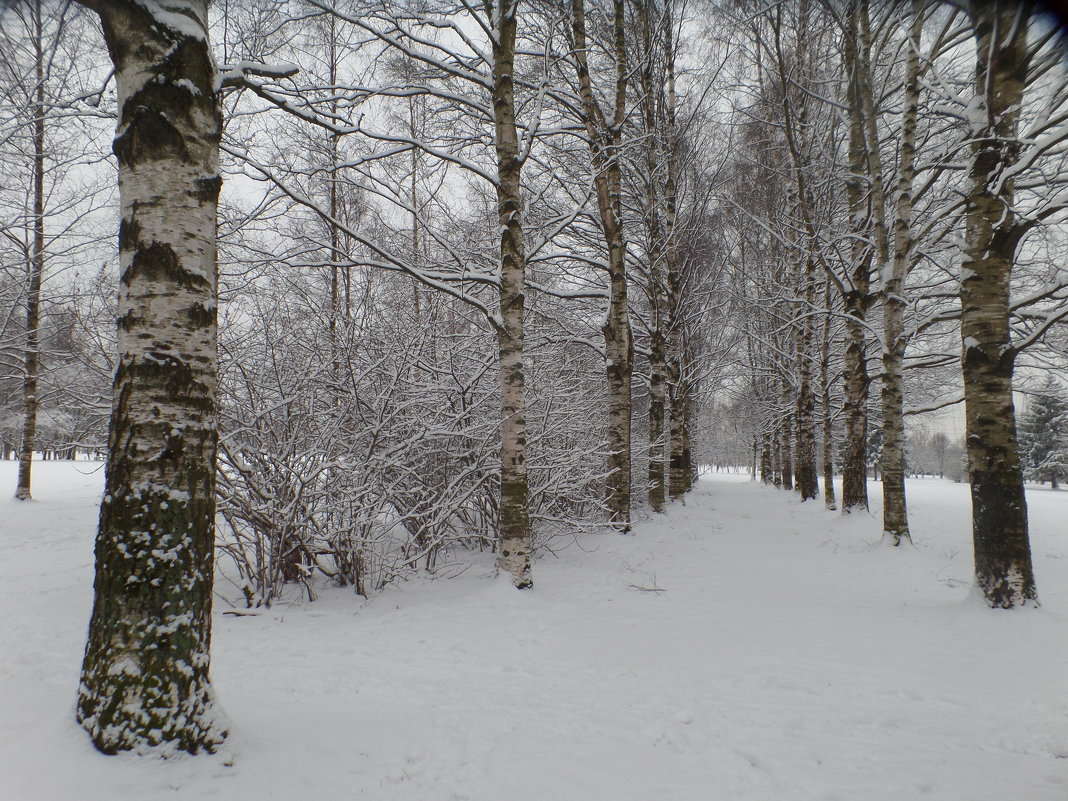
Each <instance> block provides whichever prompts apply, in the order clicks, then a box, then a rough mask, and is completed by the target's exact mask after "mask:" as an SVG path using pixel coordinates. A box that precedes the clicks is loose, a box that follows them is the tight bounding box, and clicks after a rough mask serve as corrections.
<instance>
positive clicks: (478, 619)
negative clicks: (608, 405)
mask: <svg viewBox="0 0 1068 801" xmlns="http://www.w3.org/2000/svg"><path fill="white" fill-rule="evenodd" d="M93 467H94V466H93V465H91V464H89V463H84V462H82V463H75V464H72V463H68V462H46V463H40V464H38V465H37V466H36V467H35V494H36V497H37V500H35V501H33V502H32V503H28V504H21V503H18V502H15V501H13V500H12V501H8V500H0V553H2V557H0V799H11V800H12V801H53V799H55V800H56V801H59V800H60V799H62V800H63V801H68V799H72V798H77V799H79V801H94V800H95V799H101V800H103V799H107V801H125V799H137V801H154V800H155V799H169V800H178V801H184V799H196V800H197V801H202V800H203V799H225V801H263V799H283V800H285V801H299V800H300V799H374V800H375V801H460V799H472V801H474V800H475V799H478V800H479V801H504V799H509V800H510V801H527V800H528V799H529V800H530V801H533V800H534V799H537V801H572V800H574V801H609V800H611V801H624V800H626V799H635V801H637V800H638V799H641V800H642V801H707V800H708V799H725V800H729V801H756V800H757V799H761V800H766V801H805V800H807V799H820V801H831V800H832V799H841V801H882V800H885V801H901V800H902V799H921V798H922V799H940V800H941V801H985V800H986V799H989V800H990V801H994V800H995V799H997V800H998V801H1002V800H1003V799H1009V798H1011V799H1019V800H1020V801H1064V799H1066V798H1068V492H1052V491H1049V490H1045V491H1043V490H1040V489H1036V490H1034V491H1029V495H1028V501H1029V505H1030V510H1031V522H1032V545H1033V549H1034V558H1035V567H1036V571H1037V575H1038V586H1039V594H1040V597H1041V600H1042V602H1043V606H1042V608H1041V609H1038V610H1018V611H1010V612H1004V611H991V610H988V609H986V608H984V607H983V606H982V605H981V603H980V602H979V601H978V600H977V599H976V598H975V597H974V596H971V595H970V594H969V590H970V576H971V545H970V539H969V536H970V535H969V507H968V497H967V490H966V487H964V486H961V485H956V484H952V483H949V482H945V481H938V480H923V481H910V483H909V493H910V494H909V507H910V512H911V517H912V523H913V531H914V534H915V539H916V547H915V548H903V549H899V550H895V549H892V548H889V547H883V546H880V545H879V544H878V531H879V524H878V519H877V517H869V516H867V515H859V516H853V518H852V519H843V518H842V517H841V516H840V515H837V514H834V513H830V512H826V511H824V510H823V509H822V507H821V506H820V505H817V504H813V503H808V504H804V505H802V504H800V503H798V502H797V500H796V499H795V498H794V497H791V496H790V495H788V494H785V493H781V492H778V491H775V490H772V489H769V488H765V487H762V486H758V485H756V484H752V483H748V482H746V481H744V478H745V477H744V476H742V477H740V476H733V475H713V476H711V477H708V478H706V479H704V480H702V481H701V483H700V484H699V485H698V487H697V489H696V490H695V492H694V494H693V496H692V497H691V498H690V499H689V500H688V502H687V505H686V506H685V507H679V506H677V507H676V508H673V509H672V510H671V512H670V513H669V514H668V515H667V516H665V517H663V518H660V519H657V520H655V521H647V522H643V523H641V524H640V525H638V526H636V527H635V531H634V535H633V536H629V537H620V536H615V535H603V536H585V537H583V538H581V539H580V540H578V541H577V542H575V543H574V544H573V545H571V546H570V547H568V548H566V549H564V550H561V551H559V553H558V555H557V556H551V555H546V556H543V557H542V558H541V559H540V560H539V561H538V562H537V564H536V566H535V580H536V582H537V586H536V589H535V590H534V591H532V592H526V593H519V592H516V591H513V590H512V589H511V588H510V587H509V586H508V585H507V582H505V581H503V580H495V579H493V578H491V574H492V570H491V569H490V568H491V564H490V562H489V561H486V560H481V561H476V562H475V563H474V564H473V566H472V567H471V568H470V569H469V570H467V571H466V572H465V573H463V575H461V576H459V577H458V578H454V579H451V580H448V581H445V580H441V581H413V582H408V583H406V584H404V585H402V586H396V587H392V588H389V589H388V590H386V591H385V592H384V593H382V594H381V595H379V596H378V597H376V598H374V599H372V600H371V601H367V602H365V601H363V600H362V599H360V598H358V597H356V596H354V595H352V594H351V592H348V591H344V590H329V591H327V592H325V593H324V595H323V597H322V598H321V600H319V601H316V602H314V603H307V602H304V601H297V602H294V603H290V604H283V605H279V606H276V607H275V608H273V609H271V610H269V611H262V612H260V613H259V614H257V615H255V616H232V615H226V614H224V612H225V611H226V610H227V609H229V608H230V607H229V606H228V604H227V603H226V602H224V601H223V600H222V599H220V600H219V601H218V602H217V603H216V617H215V635H214V638H215V639H214V653H213V673H214V681H215V686H216V688H217V691H218V695H219V698H220V699H221V701H222V704H223V706H224V707H225V709H226V710H227V712H228V714H229V716H230V718H231V720H232V723H233V726H232V734H231V737H230V740H229V741H228V744H227V746H226V748H225V750H224V752H222V753H221V754H218V755H215V756H210V757H196V758H181V759H174V760H170V761H159V760H155V759H146V758H137V757H130V756H124V757H104V756H99V755H97V754H96V753H95V752H94V751H93V749H92V747H91V745H90V743H89V740H88V738H87V737H86V736H85V735H84V734H83V733H82V731H81V730H80V729H79V728H78V727H77V725H76V724H75V723H74V722H73V718H72V715H73V701H74V690H75V685H76V683H77V677H78V668H79V664H80V660H81V653H82V647H83V643H84V636H85V628H86V624H87V621H88V615H89V608H90V600H91V592H92V587H91V585H92V539H93V531H94V527H95V523H96V504H97V502H98V498H99V494H100V489H101V485H102V481H103V478H102V472H100V471H98V472H95V473H94V472H89V471H90V470H91V469H92V468H93ZM14 483H15V482H14V465H13V464H12V463H0V488H13V487H14ZM871 488H872V495H873V500H875V501H876V506H877V502H878V498H877V496H878V493H879V485H878V484H873V485H872V486H871ZM3 491H4V492H5V493H6V492H7V489H4V490H3ZM875 511H877V509H876V510H875ZM220 591H222V592H226V591H227V590H226V587H225V585H222V584H220Z"/></svg>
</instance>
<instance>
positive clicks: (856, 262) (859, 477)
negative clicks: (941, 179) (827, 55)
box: [842, 3, 871, 514]
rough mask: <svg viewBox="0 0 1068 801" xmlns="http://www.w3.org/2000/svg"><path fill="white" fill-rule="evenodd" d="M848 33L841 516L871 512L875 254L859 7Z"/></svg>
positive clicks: (852, 8)
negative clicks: (870, 239)
mask: <svg viewBox="0 0 1068 801" xmlns="http://www.w3.org/2000/svg"><path fill="white" fill-rule="evenodd" d="M849 23H850V24H849V30H848V31H847V33H846V36H845V39H844V50H845V66H846V71H847V75H848V80H849V85H848V100H849V177H848V178H847V179H846V182H845V183H846V196H847V199H848V203H849V217H850V220H851V221H852V223H853V226H854V229H855V230H854V232H853V233H854V237H853V246H852V248H851V253H850V259H851V266H850V270H849V286H848V288H847V291H846V292H845V295H844V296H843V305H844V311H845V315H846V326H845V328H846V347H845V352H844V353H843V354H842V361H843V368H844V372H845V396H844V400H843V405H844V410H843V411H844V412H845V437H846V441H845V453H844V456H843V459H842V513H843V514H849V513H851V512H853V511H854V510H856V509H865V510H866V509H867V508H868V386H869V383H870V379H869V378H868V357H867V337H866V335H865V322H866V317H867V313H868V307H869V305H870V303H871V299H870V296H869V289H870V280H871V249H870V247H869V246H868V245H866V244H865V242H864V240H865V238H866V237H867V227H868V225H867V223H866V222H865V220H866V218H867V216H868V208H867V203H866V200H865V198H866V194H867V193H866V192H865V187H864V180H863V176H864V175H866V174H867V173H868V162H867V158H866V157H865V138H866V137H865V133H864V123H863V107H862V101H861V97H860V94H861V92H860V83H861V77H862V76H861V70H860V67H859V61H860V58H859V56H858V54H857V40H858V38H859V28H858V21H857V4H856V3H852V4H850V13H849Z"/></svg>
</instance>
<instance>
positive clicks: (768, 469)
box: [760, 430, 775, 484]
mask: <svg viewBox="0 0 1068 801" xmlns="http://www.w3.org/2000/svg"><path fill="white" fill-rule="evenodd" d="M760 480H761V481H763V482H764V483H765V484H774V483H775V468H774V467H773V466H772V461H771V432H770V431H767V430H765V431H764V433H763V434H762V435H761V438H760Z"/></svg>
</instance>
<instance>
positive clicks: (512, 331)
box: [493, 0, 534, 589]
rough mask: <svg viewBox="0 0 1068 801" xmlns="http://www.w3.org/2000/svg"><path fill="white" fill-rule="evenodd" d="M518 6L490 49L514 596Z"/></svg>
mask: <svg viewBox="0 0 1068 801" xmlns="http://www.w3.org/2000/svg"><path fill="white" fill-rule="evenodd" d="M517 5H518V3H517V0H498V4H497V8H496V11H495V18H496V19H497V21H498V27H497V30H496V34H497V40H496V41H495V42H494V47H493V115H494V123H495V131H496V139H495V143H496V152H497V176H498V182H497V216H498V221H499V222H500V231H501V327H500V328H499V330H498V332H497V339H498V346H499V352H500V372H501V508H500V531H501V546H500V554H499V557H498V560H497V564H498V566H499V567H500V569H501V570H502V571H505V572H507V573H509V574H511V576H512V583H513V584H515V586H516V587H517V588H519V589H526V588H529V587H532V586H533V583H534V582H533V579H532V577H531V571H530V551H531V544H530V509H529V498H530V490H529V485H528V482H527V462H526V451H527V424H526V405H525V404H526V401H525V396H524V392H525V389H524V388H525V377H524V372H523V342H524V325H525V308H524V304H525V299H524V292H523V290H524V284H525V280H526V278H525V276H526V245H525V242H524V239H523V219H522V200H521V173H522V168H523V162H522V160H521V157H520V152H519V135H518V132H517V130H516V124H515V87H514V84H513V82H512V74H513V71H514V69H515V37H516V25H517V19H516V8H517Z"/></svg>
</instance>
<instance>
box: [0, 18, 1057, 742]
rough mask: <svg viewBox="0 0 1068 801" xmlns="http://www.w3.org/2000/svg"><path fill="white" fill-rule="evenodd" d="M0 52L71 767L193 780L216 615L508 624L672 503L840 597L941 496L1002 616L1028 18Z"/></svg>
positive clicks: (308, 36) (532, 26) (1024, 343)
mask: <svg viewBox="0 0 1068 801" xmlns="http://www.w3.org/2000/svg"><path fill="white" fill-rule="evenodd" d="M0 22H2V25H3V37H4V39H3V41H4V42H5V46H4V48H3V51H4V52H2V53H0V97H2V98H3V99H4V101H5V102H4V103H3V104H2V108H0V165H3V167H4V169H5V172H6V173H8V174H9V175H10V176H11V177H12V180H11V181H9V182H7V183H5V185H3V186H0V223H2V224H0V234H2V236H0V458H3V459H18V460H19V465H20V466H19V479H18V484H17V486H16V487H12V488H11V489H12V491H13V492H14V494H15V495H16V497H18V498H20V499H29V498H30V497H31V482H30V469H31V465H32V463H33V461H34V460H35V459H43V458H58V457H64V458H83V459H85V458H100V457H106V461H107V466H106V492H105V495H104V498H103V502H102V505H101V512H100V523H99V531H98V535H97V545H96V583H95V598H94V606H93V611H92V619H91V622H90V625H89V634H88V643H87V646H86V651H85V657H84V663H83V667H82V675H81V683H80V687H79V690H78V702H77V717H78V720H79V721H80V722H81V724H82V725H83V726H84V727H85V729H86V730H87V731H88V732H89V734H90V736H91V738H92V740H93V742H94V744H95V745H96V747H97V748H99V749H100V750H101V751H104V752H106V753H115V752H118V751H125V750H134V751H145V750H149V749H154V748H157V747H158V748H160V749H162V750H163V751H164V752H166V753H170V752H173V751H183V752H192V753H196V752H199V751H213V750H215V749H217V748H218V747H219V746H220V744H221V743H222V742H223V740H224V738H225V737H226V731H227V723H226V721H225V716H224V715H223V714H222V712H221V711H220V709H219V708H218V705H217V704H216V702H215V699H214V692H213V689H212V685H211V682H210V677H209V662H210V659H209V655H210V642H211V611H212V595H213V582H214V581H216V580H218V581H220V582H227V584H228V585H233V587H235V588H236V591H237V593H238V597H240V598H241V599H243V601H244V603H245V604H247V606H248V607H250V608H255V607H268V606H271V605H273V604H276V603H280V602H283V601H287V600H289V599H294V598H296V597H299V596H304V597H306V598H307V599H308V600H314V599H315V598H317V597H318V596H319V595H320V594H321V593H322V592H323V591H324V588H326V587H329V586H343V587H348V588H351V590H352V591H354V592H355V593H358V594H359V595H361V596H364V597H370V596H374V595H375V594H377V593H380V592H381V591H383V589H384V588H385V587H386V586H387V585H390V584H394V583H395V584H400V583H401V582H403V581H404V580H405V579H407V578H410V577H413V576H416V575H423V576H432V577H448V576H451V575H455V574H458V573H460V572H463V571H465V570H467V569H468V568H469V567H470V565H471V564H473V563H475V562H477V560H478V559H479V558H480V557H479V554H481V553H483V552H485V553H487V554H488V555H487V556H486V557H485V558H486V559H488V560H489V568H488V569H489V570H490V571H495V574H496V575H498V576H499V577H500V578H499V580H501V581H503V582H505V583H506V585H507V586H509V587H511V588H516V589H523V590H532V589H533V588H534V587H535V586H537V585H536V584H535V581H534V577H535V573H536V569H537V560H538V558H539V557H540V556H541V555H544V554H548V553H557V546H561V547H562V546H564V545H566V544H567V543H569V542H571V541H572V540H573V539H574V537H575V535H576V534H577V533H578V532H580V531H582V532H593V533H596V534H598V535H604V536H609V535H614V534H621V533H628V532H631V531H632V527H633V526H635V524H636V523H638V522H640V521H642V520H643V519H645V518H646V517H647V516H648V515H649V514H650V513H652V514H655V515H661V514H664V515H671V514H672V513H673V510H675V509H677V507H678V506H679V505H681V504H683V503H685V502H686V497H687V493H689V491H690V490H691V488H692V487H693V486H694V482H695V481H696V480H697V478H698V476H699V474H700V473H701V472H702V471H708V470H716V469H730V470H742V469H744V470H746V471H748V472H749V473H750V476H751V478H752V480H753V481H757V480H759V481H761V482H762V483H763V484H765V485H767V487H766V488H765V487H760V488H759V489H760V491H762V492H768V493H771V492H773V491H775V488H778V489H779V490H781V491H783V492H789V493H796V502H798V503H805V504H812V505H816V506H818V507H820V509H819V511H820V513H821V514H824V513H825V512H824V507H825V509H826V510H827V511H831V510H833V511H834V512H835V513H836V514H840V515H856V516H862V515H867V514H869V513H870V512H869V509H873V510H879V513H881V517H882V531H883V536H884V538H885V540H886V542H887V543H889V544H890V545H893V546H898V548H888V549H885V550H882V551H880V552H879V554H878V558H880V559H894V558H898V557H897V556H896V554H900V553H901V551H902V550H907V549H909V548H912V547H917V546H918V544H914V543H913V541H912V527H913V526H912V523H913V522H914V520H910V515H911V516H912V518H915V516H916V515H917V514H918V512H917V511H916V510H912V509H910V507H909V504H908V492H909V486H910V485H909V481H911V479H910V478H909V477H910V476H914V475H917V474H922V475H935V474H938V475H939V476H944V477H945V478H944V480H951V479H952V478H958V479H959V480H962V481H968V482H969V483H970V492H971V496H970V497H971V500H972V525H973V533H974V549H975V550H974V555H975V582H976V586H977V588H978V590H979V594H981V595H982V598H983V600H984V602H985V603H986V604H987V605H989V606H990V607H994V608H1010V607H1017V606H1037V604H1038V599H1039V592H1038V588H1037V586H1036V583H1035V577H1034V573H1033V568H1032V566H1031V557H1030V550H1029V549H1030V546H1029V538H1028V529H1027V525H1028V523H1027V507H1026V494H1025V478H1026V479H1028V480H1049V481H1053V482H1054V483H1055V482H1056V481H1057V480H1058V479H1059V478H1063V475H1062V474H1061V473H1060V472H1058V471H1059V470H1060V463H1061V456H1060V455H1059V454H1060V450H1062V449H1060V448H1059V446H1058V445H1057V443H1055V442H1051V441H1047V440H1048V439H1049V438H1048V437H1042V436H1041V434H1042V432H1040V431H1038V430H1037V428H1038V427H1041V426H1039V424H1037V423H1035V422H1034V421H1035V420H1037V419H1038V416H1039V415H1040V414H1046V417H1048V418H1049V420H1048V425H1047V427H1048V428H1049V429H1050V430H1051V431H1052V430H1053V429H1056V431H1059V430H1060V428H1059V426H1060V423H1061V422H1063V421H1060V419H1059V418H1060V416H1061V415H1060V413H1059V412H1057V413H1056V414H1055V413H1054V411H1053V410H1052V406H1053V405H1055V401H1056V399H1057V398H1059V397H1060V394H1062V393H1061V390H1064V386H1063V384H1064V375H1065V372H1064V370H1065V368H1066V367H1068V328H1066V326H1065V322H1066V320H1068V269H1066V268H1065V266H1064V264H1065V261H1064V258H1063V256H1064V254H1065V253H1066V252H1068V229H1066V228H1065V225H1066V224H1068V220H1066V216H1068V215H1066V210H1068V62H1066V56H1068V54H1066V51H1065V41H1064V35H1063V32H1062V30H1061V29H1060V28H1058V27H1057V26H1056V25H1054V24H1052V23H1051V20H1050V18H1049V17H1047V16H1043V15H1042V14H1041V13H1038V11H1037V10H1036V7H1035V6H1033V5H1031V4H1028V3H1017V2H993V3H949V2H940V1H939V0H909V2H896V3H890V2H879V1H878V0H842V2H822V1H821V0H788V1H787V2H770V0H732V2H725V3H711V2H706V1H705V0H688V1H687V0H647V1H645V0H643V1H642V2H638V0H567V1H566V2H564V0H478V2H473V1H472V0H281V1H280V2H277V3H266V4H265V3H257V2H253V1H252V0H226V2H216V3H214V4H209V3H208V2H206V0H153V1H152V2H149V0H114V1H113V2H112V1H110V0H109V1H108V2H104V0H79V2H78V3H76V4H72V3H63V2H59V0H17V2H15V0H9V2H8V3H6V4H4V5H0ZM112 126H114V133H115V136H114V144H113V146H112V149H111V152H110V154H109V152H108V150H107V146H106V145H105V144H104V143H103V140H104V139H105V138H106V136H107V135H108V131H109V130H110V129H111V127H112ZM116 172H117V175H118V181H117V185H118V196H117V197H116V196H114V194H113V193H112V192H111V190H110V187H112V186H113V185H114V184H115V183H116V181H115V173H116ZM116 225H117V227H118V232H119V233H118V238H117V242H116V238H115V236H114V228H115V227H116ZM116 287H117V296H118V305H117V308H116V307H115V305H114V303H115V301H114V298H115V296H116ZM109 382H110V384H109ZM109 385H110V387H111V390H110V393H111V394H110V396H109ZM1021 392H1024V393H1030V394H1031V395H1033V396H1034V399H1035V400H1034V401H1033V405H1032V402H1030V401H1029V405H1028V415H1029V416H1028V418H1027V419H1026V421H1025V424H1023V425H1022V426H1021V427H1020V428H1019V432H1018V429H1017V427H1016V425H1015V419H1016V414H1017V412H1018V409H1017V405H1018V398H1019V397H1020V395H1019V393H1021ZM1014 393H1016V399H1014ZM1058 408H1059V407H1058ZM109 414H110V428H109V427H108V425H107V420H108V416H109ZM1043 419H1045V418H1043ZM961 433H963V436H960V434H961ZM1050 436H1053V434H1051V435H1050ZM1058 436H1059V435H1058ZM1040 440H1041V442H1040ZM1040 445H1041V447H1040ZM962 454H963V455H964V458H963V459H962V458H961V455H962ZM1021 459H1022V461H1021ZM880 497H881V502H880V501H879V500H878V499H879V498H880ZM217 516H218V520H217ZM635 530H637V529H635ZM559 555H560V557H561V558H564V559H566V558H568V556H567V554H566V553H560V554H559ZM543 591H544V590H542V589H541V587H539V588H538V590H537V592H543Z"/></svg>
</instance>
